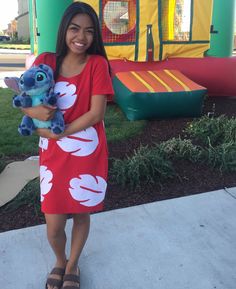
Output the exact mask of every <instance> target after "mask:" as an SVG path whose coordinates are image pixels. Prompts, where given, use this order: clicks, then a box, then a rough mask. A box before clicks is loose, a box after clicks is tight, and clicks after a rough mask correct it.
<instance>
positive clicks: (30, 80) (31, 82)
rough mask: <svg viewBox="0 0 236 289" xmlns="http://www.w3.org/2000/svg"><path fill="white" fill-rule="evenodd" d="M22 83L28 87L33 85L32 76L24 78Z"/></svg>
mask: <svg viewBox="0 0 236 289" xmlns="http://www.w3.org/2000/svg"><path fill="white" fill-rule="evenodd" d="M24 84H25V85H26V86H28V87H31V86H34V84H35V81H34V78H32V77H27V78H25V79H24Z"/></svg>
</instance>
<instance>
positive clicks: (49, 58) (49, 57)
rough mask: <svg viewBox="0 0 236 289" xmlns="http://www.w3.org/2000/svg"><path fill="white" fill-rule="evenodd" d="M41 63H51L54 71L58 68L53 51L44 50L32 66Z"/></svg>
mask: <svg viewBox="0 0 236 289" xmlns="http://www.w3.org/2000/svg"><path fill="white" fill-rule="evenodd" d="M39 64H47V65H49V66H50V67H51V68H52V69H53V70H54V71H55V69H56V57H55V55H54V54H53V53H48V52H44V53H42V54H39V55H38V56H37V57H36V59H35V60H34V63H33V65H32V66H36V65H39Z"/></svg>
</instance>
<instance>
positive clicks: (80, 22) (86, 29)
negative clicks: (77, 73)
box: [66, 14, 94, 55]
mask: <svg viewBox="0 0 236 289" xmlns="http://www.w3.org/2000/svg"><path fill="white" fill-rule="evenodd" d="M93 38H94V26H93V22H92V20H91V18H90V17H89V16H88V15H87V14H77V15H76V16H75V17H73V18H72V20H71V22H70V24H69V26H68V29H67V32H66V45H67V47H68V49H69V51H70V52H72V53H75V54H78V55H84V54H86V51H87V49H88V48H89V47H90V46H91V44H92V42H93Z"/></svg>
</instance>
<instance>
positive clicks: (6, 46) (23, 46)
mask: <svg viewBox="0 0 236 289" xmlns="http://www.w3.org/2000/svg"><path fill="white" fill-rule="evenodd" d="M0 48H4V49H30V44H9V43H1V44H0Z"/></svg>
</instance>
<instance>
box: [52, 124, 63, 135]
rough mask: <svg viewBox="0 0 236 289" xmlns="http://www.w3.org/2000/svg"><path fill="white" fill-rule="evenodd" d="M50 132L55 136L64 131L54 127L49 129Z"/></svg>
mask: <svg viewBox="0 0 236 289" xmlns="http://www.w3.org/2000/svg"><path fill="white" fill-rule="evenodd" d="M51 131H52V132H53V133H55V134H60V133H62V132H63V131H64V128H61V127H59V126H55V127H52V128H51Z"/></svg>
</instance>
